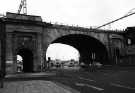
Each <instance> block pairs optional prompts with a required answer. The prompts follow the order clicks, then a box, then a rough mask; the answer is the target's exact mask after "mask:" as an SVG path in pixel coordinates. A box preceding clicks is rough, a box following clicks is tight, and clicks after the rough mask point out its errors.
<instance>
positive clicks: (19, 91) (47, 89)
mask: <svg viewBox="0 0 135 93" xmlns="http://www.w3.org/2000/svg"><path fill="white" fill-rule="evenodd" d="M0 93H79V92H78V91H76V90H74V89H71V88H68V87H67V86H66V87H65V86H63V85H59V84H57V83H53V82H51V81H44V80H31V81H14V82H5V83H4V88H0Z"/></svg>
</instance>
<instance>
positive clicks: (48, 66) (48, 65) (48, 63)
mask: <svg viewBox="0 0 135 93" xmlns="http://www.w3.org/2000/svg"><path fill="white" fill-rule="evenodd" d="M50 61H51V58H50V57H48V60H47V69H49V68H50Z"/></svg>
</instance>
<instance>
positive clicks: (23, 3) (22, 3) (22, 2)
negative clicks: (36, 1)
mask: <svg viewBox="0 0 135 93" xmlns="http://www.w3.org/2000/svg"><path fill="white" fill-rule="evenodd" d="M22 9H23V10H22ZM21 10H22V11H23V14H25V15H27V1H26V0H21V3H20V6H19V9H18V12H17V13H18V14H20V13H21Z"/></svg>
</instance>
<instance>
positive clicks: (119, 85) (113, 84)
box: [111, 83, 135, 90]
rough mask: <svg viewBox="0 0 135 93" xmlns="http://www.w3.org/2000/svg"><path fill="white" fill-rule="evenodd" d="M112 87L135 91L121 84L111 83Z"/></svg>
mask: <svg viewBox="0 0 135 93" xmlns="http://www.w3.org/2000/svg"><path fill="white" fill-rule="evenodd" d="M111 85H112V86H115V87H121V88H126V89H132V90H135V88H133V87H130V86H125V85H121V84H116V83H111Z"/></svg>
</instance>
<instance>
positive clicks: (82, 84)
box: [75, 83, 104, 91]
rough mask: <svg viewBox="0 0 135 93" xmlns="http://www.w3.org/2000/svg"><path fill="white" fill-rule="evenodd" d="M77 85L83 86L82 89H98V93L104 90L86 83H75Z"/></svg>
mask: <svg viewBox="0 0 135 93" xmlns="http://www.w3.org/2000/svg"><path fill="white" fill-rule="evenodd" d="M75 85H76V86H81V87H84V86H87V87H90V88H93V89H96V90H98V91H103V90H104V89H103V88H100V87H96V86H93V85H89V84H85V83H75Z"/></svg>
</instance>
